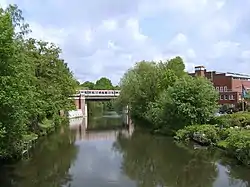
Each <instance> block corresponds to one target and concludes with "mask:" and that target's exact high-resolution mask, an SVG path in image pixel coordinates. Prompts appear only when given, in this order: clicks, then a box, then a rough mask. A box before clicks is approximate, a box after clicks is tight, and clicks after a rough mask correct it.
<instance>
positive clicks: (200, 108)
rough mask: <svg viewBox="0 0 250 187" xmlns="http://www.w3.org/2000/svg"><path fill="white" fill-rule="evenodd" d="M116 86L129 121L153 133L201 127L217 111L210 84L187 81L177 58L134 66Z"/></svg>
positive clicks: (215, 97) (180, 60) (189, 78)
mask: <svg viewBox="0 0 250 187" xmlns="http://www.w3.org/2000/svg"><path fill="white" fill-rule="evenodd" d="M120 85H121V93H120V97H119V98H118V102H119V104H120V106H126V105H129V107H130V112H131V115H132V116H131V117H132V118H133V119H134V120H135V119H140V120H143V121H146V123H144V124H143V125H144V126H145V124H147V125H149V126H151V127H152V128H153V129H158V130H159V129H164V128H166V129H168V130H171V129H172V130H173V129H178V128H180V127H181V125H180V124H182V125H184V124H185V125H188V124H194V123H205V122H206V120H207V119H209V117H210V116H211V115H212V114H213V113H214V111H215V109H216V107H217V92H216V91H215V89H214V88H213V85H212V84H211V82H209V81H207V80H205V79H203V78H192V77H190V76H189V75H188V74H187V73H186V72H185V65H184V63H183V61H182V59H181V58H180V57H176V58H173V59H170V60H168V61H166V62H160V63H155V62H147V61H141V62H138V63H136V65H135V67H133V68H131V69H129V70H128V71H127V72H126V73H125V74H124V76H123V77H122V79H121V83H120ZM120 108H121V107H120ZM174 122H175V123H174ZM174 124H175V125H174ZM177 124H179V125H177Z"/></svg>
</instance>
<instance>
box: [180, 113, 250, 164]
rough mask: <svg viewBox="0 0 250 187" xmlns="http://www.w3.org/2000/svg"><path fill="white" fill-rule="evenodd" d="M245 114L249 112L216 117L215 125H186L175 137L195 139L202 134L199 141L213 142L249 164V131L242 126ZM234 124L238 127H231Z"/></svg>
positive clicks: (183, 139)
mask: <svg viewBox="0 0 250 187" xmlns="http://www.w3.org/2000/svg"><path fill="white" fill-rule="evenodd" d="M246 116H249V114H248V113H243V112H239V113H235V114H230V115H225V116H220V117H217V121H216V122H218V123H217V125H192V126H187V127H185V128H184V129H180V130H178V131H177V132H176V136H175V138H176V139H177V140H181V141H189V140H196V141H197V139H195V136H196V135H199V134H200V135H202V134H204V136H203V137H202V138H201V139H198V142H199V143H204V142H205V143H206V144H207V145H211V144H215V145H216V146H217V147H220V148H222V149H225V150H226V152H227V153H228V154H229V155H230V156H233V157H235V158H237V160H239V161H240V162H242V163H243V164H245V165H250V161H249V160H250V152H249V150H250V131H249V130H247V129H244V128H243V127H245V125H246V124H248V123H247V118H245V117H246ZM226 119H227V120H226ZM242 119H243V120H242ZM226 123H229V124H226ZM236 125H237V127H240V128H232V127H233V126H236ZM223 127H224V128H223ZM225 127H226V128H225ZM228 127H230V128H228Z"/></svg>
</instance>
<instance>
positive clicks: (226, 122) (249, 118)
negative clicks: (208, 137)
mask: <svg viewBox="0 0 250 187" xmlns="http://www.w3.org/2000/svg"><path fill="white" fill-rule="evenodd" d="M210 123H211V124H220V125H223V127H235V126H238V127H246V126H247V125H250V112H237V113H233V114H227V115H222V116H216V117H214V118H212V119H211V121H210Z"/></svg>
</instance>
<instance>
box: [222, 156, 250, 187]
mask: <svg viewBox="0 0 250 187" xmlns="http://www.w3.org/2000/svg"><path fill="white" fill-rule="evenodd" d="M220 164H222V165H224V166H225V167H226V168H228V174H229V176H230V179H229V180H230V181H229V182H230V184H231V185H235V186H242V187H250V169H249V168H247V167H243V166H242V165H239V163H237V161H236V160H235V159H230V158H227V157H225V158H223V159H222V160H221V162H220Z"/></svg>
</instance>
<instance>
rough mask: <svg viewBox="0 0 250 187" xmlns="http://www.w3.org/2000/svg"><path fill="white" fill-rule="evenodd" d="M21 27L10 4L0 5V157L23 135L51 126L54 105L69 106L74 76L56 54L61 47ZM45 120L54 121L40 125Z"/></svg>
mask: <svg viewBox="0 0 250 187" xmlns="http://www.w3.org/2000/svg"><path fill="white" fill-rule="evenodd" d="M17 31H18V32H17ZM27 33H29V28H28V25H27V24H26V23H25V21H24V18H23V17H22V11H21V10H19V9H18V7H17V6H16V5H10V6H9V7H8V8H7V9H5V10H4V9H1V8H0V43H1V45H0V87H1V90H0V157H1V158H6V157H10V156H12V155H13V154H16V153H18V152H21V151H22V150H23V148H24V146H25V143H26V142H27V139H29V138H30V137H33V136H34V135H36V136H37V135H38V136H39V135H41V134H42V132H44V131H46V132H47V131H48V130H51V129H53V128H55V127H56V125H58V124H59V121H58V120H59V119H58V114H59V111H60V110H67V109H69V108H71V107H73V102H72V101H70V100H69V99H68V96H69V95H71V94H73V93H74V92H75V89H76V85H77V81H76V80H75V79H74V77H73V74H72V72H71V71H70V70H69V68H68V66H67V63H65V62H64V60H63V59H61V58H60V53H61V49H60V48H58V47H57V46H55V44H53V43H49V42H45V41H41V40H36V39H34V38H29V37H28V35H27ZM46 120H52V121H54V123H52V122H51V123H47V126H45V124H44V123H43V122H44V121H46ZM31 135H32V136H31Z"/></svg>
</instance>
